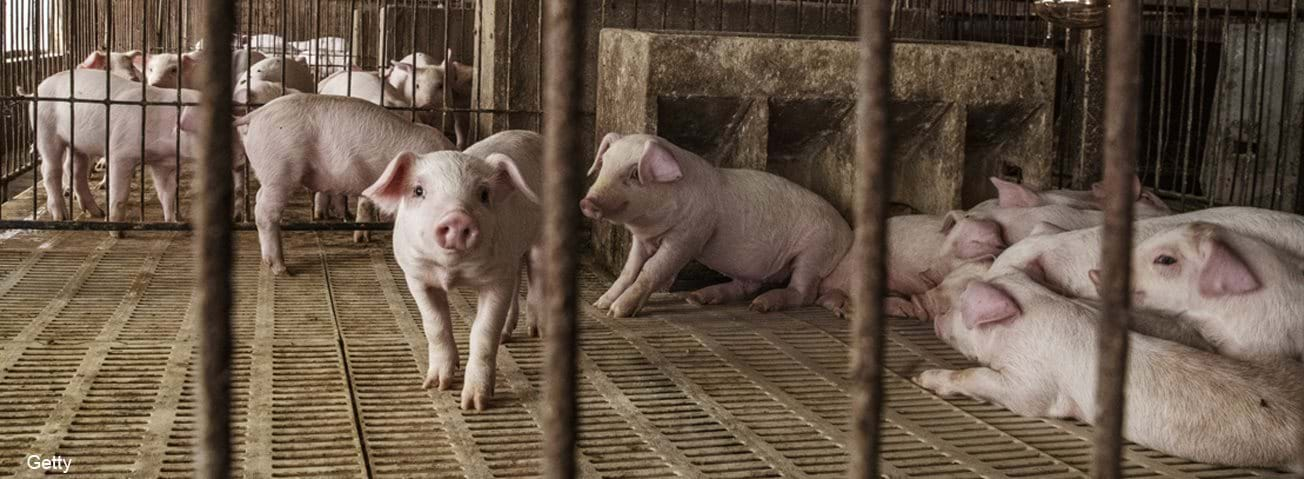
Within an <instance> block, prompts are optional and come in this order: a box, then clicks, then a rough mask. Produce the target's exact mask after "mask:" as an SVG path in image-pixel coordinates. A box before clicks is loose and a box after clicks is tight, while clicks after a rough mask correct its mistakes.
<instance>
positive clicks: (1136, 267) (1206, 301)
mask: <svg viewBox="0 0 1304 479" xmlns="http://www.w3.org/2000/svg"><path fill="white" fill-rule="evenodd" d="M1132 264H1133V266H1132V272H1133V273H1132V274H1133V279H1132V282H1133V284H1135V285H1136V286H1135V287H1134V288H1133V298H1134V299H1133V304H1134V305H1135V306H1136V307H1138V308H1146V309H1152V310H1158V311H1163V312H1168V313H1172V314H1180V318H1181V319H1182V320H1184V321H1187V322H1189V323H1190V324H1192V325H1193V326H1194V327H1195V328H1196V329H1198V330H1199V331H1200V332H1201V333H1203V334H1204V335H1205V336H1207V337H1208V338H1210V339H1211V340H1212V341H1213V342H1214V344H1216V345H1217V346H1218V352H1220V353H1222V354H1224V355H1227V356H1231V357H1234V358H1240V359H1246V360H1270V359H1274V358H1287V359H1294V360H1304V260H1301V258H1300V256H1299V255H1297V254H1294V253H1291V252H1288V251H1283V250H1281V249H1279V248H1277V247H1274V246H1272V245H1269V244H1267V243H1265V242H1263V241H1260V240H1258V239H1256V238H1254V237H1252V236H1249V235H1245V234H1240V233H1237V232H1236V231H1234V230H1232V229H1230V228H1226V227H1223V226H1219V225H1216V224H1213V223H1207V222H1201V221H1197V222H1192V223H1187V224H1184V225H1181V226H1178V227H1175V228H1172V229H1170V230H1168V231H1164V232H1162V233H1159V234H1156V235H1154V236H1152V237H1150V239H1147V240H1145V241H1144V242H1142V243H1141V244H1140V245H1138V246H1137V248H1136V251H1135V253H1134V255H1133V263H1132ZM1090 276H1091V280H1092V282H1093V283H1096V285H1097V287H1099V281H1100V273H1099V271H1098V270H1091V272H1090Z"/></svg>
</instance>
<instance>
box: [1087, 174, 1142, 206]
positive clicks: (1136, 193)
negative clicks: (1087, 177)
mask: <svg viewBox="0 0 1304 479" xmlns="http://www.w3.org/2000/svg"><path fill="white" fill-rule="evenodd" d="M1142 191H1144V189H1143V188H1141V177H1140V176H1137V175H1132V201H1137V200H1139V199H1141V192H1142ZM1091 196H1094V197H1095V198H1096V200H1098V201H1100V202H1101V204H1102V205H1103V204H1104V201H1105V197H1106V196H1108V194H1107V193H1105V183H1104V182H1102V181H1097V182H1095V183H1092V184H1091Z"/></svg>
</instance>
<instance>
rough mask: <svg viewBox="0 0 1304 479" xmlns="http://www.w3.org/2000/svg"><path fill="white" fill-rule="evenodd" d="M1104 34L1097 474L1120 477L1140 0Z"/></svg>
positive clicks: (1121, 5)
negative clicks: (1103, 169)
mask: <svg viewBox="0 0 1304 479" xmlns="http://www.w3.org/2000/svg"><path fill="white" fill-rule="evenodd" d="M1107 28H1108V29H1107V30H1106V33H1105V45H1106V50H1105V59H1106V60H1105V65H1106V69H1105V155H1104V157H1105V175H1104V184H1105V191H1106V194H1107V197H1106V199H1105V227H1104V232H1103V233H1102V234H1103V236H1102V238H1101V247H1100V249H1101V252H1100V253H1101V254H1100V256H1101V269H1102V270H1103V275H1104V280H1103V282H1102V284H1103V285H1104V288H1102V290H1101V294H1100V299H1101V300H1102V301H1103V302H1104V312H1103V314H1104V317H1103V318H1101V320H1100V330H1099V335H1100V337H1099V344H1098V347H1099V359H1098V362H1097V373H1096V374H1097V378H1096V417H1095V421H1094V423H1095V426H1096V437H1095V440H1096V449H1095V456H1094V458H1093V464H1092V467H1091V472H1092V476H1094V477H1096V478H1098V479H1113V478H1117V477H1120V474H1121V470H1120V461H1121V460H1122V443H1123V413H1124V401H1125V396H1124V385H1125V384H1126V381H1127V353H1128V351H1127V349H1128V332H1127V325H1128V323H1129V322H1130V318H1131V299H1132V292H1131V275H1132V274H1131V269H1130V267H1131V260H1132V198H1134V196H1133V193H1132V176H1133V174H1134V172H1135V165H1136V158H1137V154H1138V153H1139V150H1138V145H1137V140H1138V138H1137V128H1138V125H1137V120H1138V118H1137V115H1138V113H1139V112H1138V110H1137V105H1138V104H1139V103H1140V100H1141V56H1140V55H1141V53H1140V50H1141V48H1140V47H1141V11H1140V9H1139V8H1138V5H1137V2H1136V0H1114V3H1113V4H1112V5H1111V6H1110V9H1109V23H1108V27H1107Z"/></svg>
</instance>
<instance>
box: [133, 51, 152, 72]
mask: <svg viewBox="0 0 1304 479" xmlns="http://www.w3.org/2000/svg"><path fill="white" fill-rule="evenodd" d="M148 62H149V57H148V56H146V55H145V54H144V53H140V52H136V54H135V55H132V56H131V64H132V65H135V66H136V69H138V70H144V69H145V63H148Z"/></svg>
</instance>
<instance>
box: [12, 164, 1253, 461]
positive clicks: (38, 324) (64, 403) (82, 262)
mask: <svg viewBox="0 0 1304 479" xmlns="http://www.w3.org/2000/svg"><path fill="white" fill-rule="evenodd" d="M146 188H148V190H147V191H148V193H150V194H151V195H152V193H153V191H152V187H151V186H149V182H148V179H146ZM183 191H184V190H183ZM30 195H31V191H30V190H29V191H27V192H25V193H24V194H23V195H21V196H20V200H18V201H11V202H9V203H6V204H5V205H4V216H5V217H7V218H14V217H18V216H25V215H30V214H31V204H30ZM306 196H307V195H299V198H296V202H295V203H294V210H293V211H292V212H291V214H290V215H288V216H289V218H290V219H292V220H304V219H306V210H307V208H306V199H307V198H306ZM132 197H133V205H132V206H130V207H131V208H138V203H135V201H136V198H138V197H139V193H138V192H133V195H132ZM146 202H147V204H146V217H147V218H156V217H157V215H158V208H157V204H156V203H155V202H154V201H153V198H150V197H149V195H147V197H146ZM187 202H188V197H186V196H183V198H182V209H181V210H180V211H182V212H183V214H184V212H186V211H188V210H187V207H188V205H187ZM101 204H102V201H101ZM24 211H26V213H25V214H24V213H23V212H24ZM137 211H138V210H137ZM42 213H43V212H41V211H38V215H37V217H42V216H44V215H43V214H42ZM132 216H138V213H136V214H133V215H132ZM236 238H237V241H238V243H237V249H238V250H237V254H236V263H235V265H234V276H235V285H236V294H237V296H236V301H235V304H234V308H233V311H234V315H235V318H234V321H235V322H234V327H235V334H236V338H237V344H236V348H235V358H234V362H235V367H234V370H233V371H232V374H233V380H234V397H233V398H232V400H233V406H234V420H235V424H234V425H233V426H234V427H233V434H234V437H233V440H234V442H235V444H236V447H235V451H236V456H235V459H234V460H235V461H236V464H235V469H236V470H237V471H239V472H241V473H243V476H244V477H446V478H457V477H473V478H488V477H526V476H535V475H537V474H538V473H539V471H540V466H541V465H540V463H539V460H538V455H539V450H540V441H541V438H542V436H541V434H540V431H539V428H538V421H539V418H540V415H541V411H540V404H539V398H540V391H541V381H542V380H543V377H544V374H543V371H542V370H541V364H542V355H543V349H542V345H541V344H540V342H539V341H538V340H537V339H533V338H528V337H526V336H525V334H524V328H523V327H522V328H520V330H518V331H517V332H516V335H515V336H514V337H513V339H512V341H511V342H509V343H507V344H506V345H504V346H503V349H501V350H500V353H499V356H498V377H497V388H496V392H495V397H494V401H493V408H492V409H491V410H489V411H485V412H464V411H462V410H461V409H460V408H459V405H460V400H459V394H460V387H461V385H460V384H455V386H454V388H453V389H452V390H450V391H427V390H424V389H422V388H421V382H422V378H423V377H424V374H423V371H424V370H425V368H426V364H425V363H426V357H427V356H426V340H425V336H424V334H423V332H422V326H421V321H420V317H419V315H418V312H417V308H416V305H415V303H413V301H412V299H411V297H410V296H409V294H408V291H407V287H406V285H405V284H404V283H403V276H402V272H401V271H400V270H399V268H398V265H397V264H396V263H395V262H394V260H393V257H392V255H391V253H390V248H389V243H388V235H387V234H381V235H378V239H376V240H375V241H373V242H372V243H370V244H365V245H359V244H355V243H353V242H352V241H351V237H350V234H348V233H343V232H337V233H287V234H286V251H287V261H288V265H289V267H290V269H291V272H293V273H294V276H290V277H273V276H271V275H270V274H269V273H268V272H267V271H266V270H265V269H263V268H262V267H261V265H260V264H259V263H260V262H259V259H258V241H257V234H256V233H254V232H240V233H238V234H237V236H236ZM191 255H192V245H191V242H190V235H189V234H188V233H128V235H127V237H126V238H123V239H113V238H111V237H109V235H108V234H107V233H97V232H14V231H10V232H0V476H10V475H12V476H17V477H34V476H39V475H43V473H42V472H41V471H33V470H30V469H28V468H27V467H26V466H25V465H24V457H25V456H26V455H28V454H32V453H36V454H42V455H45V456H49V455H52V454H60V455H63V456H65V457H68V458H70V459H71V460H72V465H71V470H70V474H69V475H71V476H78V475H81V476H98V477H124V476H127V477H175V478H185V477H192V476H193V469H192V464H191V461H192V458H193V457H192V448H193V446H194V440H195V434H196V427H197V421H196V417H195V412H196V409H197V404H196V402H195V401H196V396H195V395H196V388H195V368H196V364H195V358H196V354H197V349H196V345H197V338H196V334H197V327H196V326H197V325H196V318H195V317H194V310H193V308H192V301H193V297H192V292H193V287H194V276H193V270H192V263H191ZM583 274H584V277H583V278H582V280H581V285H582V289H583V294H584V299H585V301H586V303H588V302H592V301H593V300H595V299H596V298H597V296H598V295H599V294H600V293H601V292H602V291H603V290H604V289H605V287H606V285H607V284H608V281H609V278H607V277H605V276H600V275H599V274H598V273H596V272H595V271H594V270H593V269H592V268H586V269H585V270H584V273H583ZM450 303H451V306H452V310H453V315H454V317H455V323H454V331H455V335H456V337H457V341H458V347H459V352H460V353H461V354H462V360H461V365H462V366H465V364H466V354H467V351H468V346H467V342H466V340H467V337H466V336H467V333H468V331H469V327H468V326H469V325H468V324H467V323H466V321H467V319H468V318H473V317H474V314H475V297H474V294H473V293H471V292H466V291H462V292H459V293H455V294H451V295H450ZM580 324H581V330H580V339H581V342H582V350H581V354H580V356H579V358H578V359H579V363H580V374H581V375H582V377H581V381H580V384H579V398H578V400H579V402H580V417H579V422H580V440H579V466H580V468H579V470H580V471H581V473H582V474H583V475H584V476H585V477H622V478H623V477H638V478H642V477H649V478H651V477H673V476H679V477H721V478H730V477H734V478H763V477H840V476H844V475H845V474H846V465H845V464H846V462H847V452H846V445H847V444H848V440H849V438H848V432H847V426H846V425H847V423H848V420H849V417H848V411H847V408H848V405H849V402H850V395H851V390H852V384H851V383H850V380H849V378H848V376H847V366H846V365H847V358H848V355H849V349H848V347H849V346H848V341H847V324H846V322H844V321H842V320H838V319H836V318H833V317H832V316H831V315H829V314H828V313H826V312H824V311H823V310H820V309H817V308H808V309H802V310H796V311H790V312H786V313H775V314H769V315H757V314H755V313H752V312H750V311H748V310H747V309H746V305H745V304H738V305H732V306H726V307H711V308H699V307H695V306H691V305H688V304H686V303H684V302H683V301H682V300H680V299H678V297H677V296H675V295H673V294H659V295H657V296H655V297H654V298H653V300H652V301H651V302H650V304H649V306H648V308H647V310H646V312H645V315H644V316H642V317H639V318H634V319H624V320H616V319H611V318H608V317H606V316H604V315H603V314H601V313H600V312H598V311H597V310H595V309H593V308H592V307H585V309H584V310H583V317H582V318H580ZM888 345H889V347H890V349H889V350H888V352H887V359H888V364H889V366H890V372H889V374H888V375H887V376H886V384H885V390H886V392H887V393H888V395H889V398H888V404H887V414H886V419H887V421H888V424H887V425H886V427H885V428H884V430H883V434H884V438H885V440H884V446H883V471H884V473H885V474H886V475H888V476H890V477H948V478H950V477H1036V478H1043V477H1044V478H1058V477H1084V476H1085V475H1086V473H1085V471H1086V468H1087V465H1088V464H1089V462H1090V455H1091V442H1090V438H1091V430H1090V428H1088V427H1085V426H1083V425H1081V424H1076V423H1071V422H1064V421H1047V420H1039V419H1029V418H1023V417H1019V416H1017V415H1015V414H1013V413H1011V412H1009V411H1006V410H1004V409H1002V408H1000V407H997V406H994V405H990V404H986V403H982V402H979V401H974V400H968V399H956V400H944V399H941V398H938V397H936V396H934V395H933V394H931V393H929V392H928V391H926V390H923V389H921V388H918V387H916V386H914V385H913V384H912V383H911V382H910V381H909V378H910V377H911V376H912V375H914V374H915V373H916V372H918V371H920V370H922V369H925V368H934V367H947V368H959V367H965V366H967V365H970V362H969V361H967V360H966V359H965V358H964V357H963V356H961V355H959V354H958V353H956V352H955V351H953V350H951V349H950V348H949V347H947V346H946V345H945V344H942V343H941V342H940V341H938V340H937V339H935V338H934V337H933V333H932V328H931V327H930V326H929V325H928V324H921V323H918V322H914V321H906V320H902V321H896V322H893V323H892V324H891V328H890V332H889V337H888ZM1126 459H1127V462H1126V464H1124V472H1125V473H1126V474H1127V475H1128V476H1129V477H1154V476H1163V477H1199V478H1230V477H1256V476H1271V475H1273V474H1271V473H1265V472H1262V471H1249V470H1239V469H1229V468H1222V467H1217V466H1209V465H1203V464H1194V463H1190V462H1188V461H1184V460H1181V459H1177V458H1173V457H1168V456H1165V455H1163V454H1160V453H1157V452H1154V451H1150V450H1146V449H1144V448H1140V447H1137V446H1129V447H1128V448H1127V450H1126ZM54 474H58V473H54Z"/></svg>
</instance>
